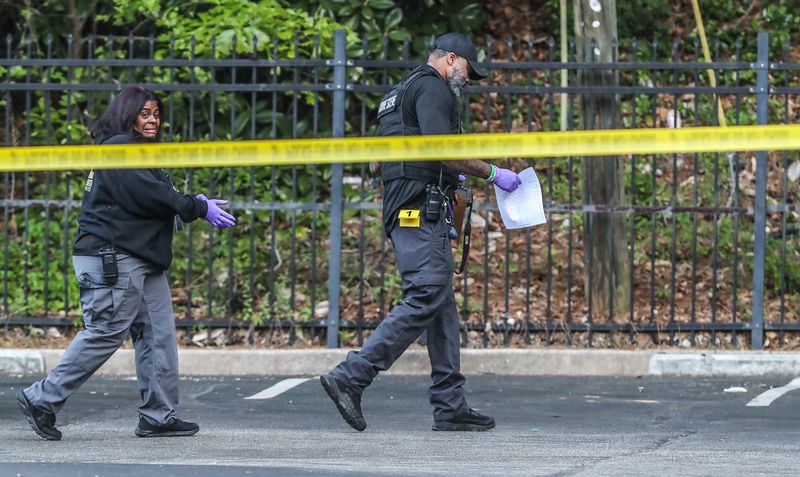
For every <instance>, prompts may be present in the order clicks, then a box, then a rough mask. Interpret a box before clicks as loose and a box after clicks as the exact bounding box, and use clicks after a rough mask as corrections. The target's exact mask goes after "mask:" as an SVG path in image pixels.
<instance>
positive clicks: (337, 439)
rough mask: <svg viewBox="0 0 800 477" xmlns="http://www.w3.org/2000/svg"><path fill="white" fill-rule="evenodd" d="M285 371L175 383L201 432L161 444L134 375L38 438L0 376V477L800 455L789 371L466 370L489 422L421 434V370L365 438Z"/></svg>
mask: <svg viewBox="0 0 800 477" xmlns="http://www.w3.org/2000/svg"><path fill="white" fill-rule="evenodd" d="M288 378H291V379H294V380H292V381H287V379H288ZM297 378H300V377H297V376H295V377H292V376H287V377H282V378H281V377H279V378H255V377H254V378H244V377H242V378H232V377H228V378H212V377H209V378H191V379H185V380H183V381H182V382H181V395H182V403H181V409H180V417H182V418H184V419H188V420H193V421H196V422H198V423H199V424H200V426H201V430H200V433H199V434H197V435H196V436H193V437H186V438H160V439H140V438H137V437H135V436H134V434H133V430H134V428H135V427H136V420H137V417H136V407H137V405H138V394H137V390H136V383H135V381H133V380H132V379H130V378H127V379H125V378H119V379H110V378H92V379H90V380H89V381H88V382H87V383H86V384H85V385H84V386H83V387H82V388H81V389H80V390H79V392H78V393H77V394H76V395H74V396H73V398H72V399H71V400H70V401H69V402H68V403H67V405H66V406H65V408H64V409H63V410H62V412H61V413H60V414H59V415H58V427H59V429H61V431H62V432H63V434H64V438H63V440H62V441H59V442H49V441H45V440H43V439H41V438H39V437H38V436H37V435H36V434H34V432H33V431H32V430H31V429H30V427H29V426H28V424H27V422H26V421H25V419H24V417H23V416H22V414H21V413H20V412H19V410H18V408H17V404H16V402H15V398H14V395H15V393H16V391H17V390H18V389H20V387H25V386H27V385H28V384H29V383H30V382H32V380H33V379H34V378H31V377H19V378H14V377H0V441H1V442H2V443H3V444H2V446H0V476H20V477H27V476H45V475H47V476H51V475H58V476H59V477H69V476H114V475H125V476H126V477H136V476H145V475H146V476H151V475H156V476H159V477H167V476H212V475H213V476H222V475H224V476H244V475H265V476H284V475H286V476H289V475H324V476H344V475H348V476H367V475H378V476H401V475H402V476H416V475H419V476H422V475H496V476H501V475H502V476H506V475H526V476H527V475H557V476H596V475H609V476H610V475H615V476H616V475H670V476H674V475H683V476H686V475H698V476H699V475H744V474H749V475H797V464H798V463H799V462H800V412H799V411H800V390H797V391H794V390H793V388H791V387H788V388H781V387H782V386H786V385H787V384H788V383H790V381H792V379H793V378H794V376H774V377H767V378H765V377H757V378H756V377H754V378H688V377H680V378H664V377H660V378H659V377H642V378H630V377H624V378H623V377H511V376H491V375H482V376H472V377H468V380H467V392H468V399H469V402H470V405H471V406H472V407H475V408H477V409H479V410H480V411H481V412H483V413H487V414H490V415H493V416H494V417H495V418H496V420H497V428H496V429H494V430H492V431H489V432H483V433H437V432H433V431H431V430H430V427H431V423H432V417H431V413H430V406H429V404H428V401H427V378H425V377H423V376H385V377H381V378H379V379H378V380H377V381H376V382H375V383H374V384H373V385H372V386H371V387H370V388H369V389H368V390H367V391H366V393H365V394H364V400H363V409H364V414H365V417H366V419H367V423H368V428H367V430H366V431H365V432H363V433H359V432H356V431H354V430H352V429H351V428H350V427H348V426H347V425H346V424H345V423H344V421H343V420H342V419H341V418H340V417H339V415H338V413H337V412H336V410H335V408H334V406H333V404H332V403H331V402H330V401H329V400H328V398H327V396H326V395H325V394H324V392H323V391H322V388H321V387H320V385H319V382H318V380H317V379H316V378H311V379H309V380H307V381H303V380H302V379H297ZM771 389H772V391H770V390H771ZM765 392H766V393H767V394H766V395H765V394H764V393H765ZM759 396H760V397H759ZM248 397H258V399H245V398H248ZM754 400H755V401H754ZM754 402H755V403H758V404H761V405H760V406H752V405H751V406H748V405H747V404H748V403H754ZM765 402H766V403H767V404H768V405H764V403H765Z"/></svg>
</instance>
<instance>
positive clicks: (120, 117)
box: [92, 85, 164, 142]
mask: <svg viewBox="0 0 800 477" xmlns="http://www.w3.org/2000/svg"><path fill="white" fill-rule="evenodd" d="M148 101H155V102H156V103H157V104H158V110H159V111H160V112H163V111H164V107H163V105H162V104H161V100H160V99H158V97H157V96H156V95H155V93H153V92H152V91H150V90H149V89H146V88H142V87H141V86H136V85H133V86H126V87H125V88H123V89H122V91H120V92H119V94H118V95H117V96H116V97H115V98H114V99H113V100H111V104H109V105H108V109H106V112H105V113H103V115H102V116H100V119H98V120H97V123H95V125H94V128H92V137H93V138H94V139H95V140H96V141H98V142H102V141H103V140H105V139H108V138H109V137H111V136H113V135H115V134H127V135H128V136H131V137H133V138H134V139H137V140H142V138H141V134H140V133H139V132H138V131H136V130H135V129H134V128H133V127H134V125H135V124H136V117H137V116H138V115H139V111H141V110H142V107H144V104H145V103H146V102H148ZM160 136H161V127H159V128H158V134H157V135H156V139H155V140H156V141H158V140H159V138H160Z"/></svg>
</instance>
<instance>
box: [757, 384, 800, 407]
mask: <svg viewBox="0 0 800 477" xmlns="http://www.w3.org/2000/svg"><path fill="white" fill-rule="evenodd" d="M795 389H800V378H794V379H793V380H792V381H791V382H790V383H789V384H787V385H786V386H781V387H779V388H772V389H770V390H768V391H764V392H763V393H761V394H759V395H758V396H756V397H755V398H753V400H752V401H750V402H749V403H747V405H748V406H758V407H763V406H769V405H770V404H772V401H774V400H776V399H778V398H779V397H781V396H783V395H784V394H786V393H788V392H789V391H794V390H795Z"/></svg>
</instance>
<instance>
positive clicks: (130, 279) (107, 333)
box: [24, 253, 178, 425]
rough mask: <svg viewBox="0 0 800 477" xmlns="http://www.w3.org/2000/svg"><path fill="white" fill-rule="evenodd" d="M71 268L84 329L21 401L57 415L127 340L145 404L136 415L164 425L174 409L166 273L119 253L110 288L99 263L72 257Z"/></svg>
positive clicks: (174, 360) (173, 345)
mask: <svg viewBox="0 0 800 477" xmlns="http://www.w3.org/2000/svg"><path fill="white" fill-rule="evenodd" d="M72 264H73V267H74V268H75V275H76V276H77V277H78V284H79V286H80V294H81V305H82V307H83V321H84V323H85V329H84V330H83V331H81V332H79V333H78V334H77V335H76V336H75V339H74V340H73V341H72V343H70V345H69V347H68V348H67V350H66V351H65V352H64V355H63V357H62V358H61V362H60V363H58V365H57V366H56V367H55V368H54V369H53V370H52V371H50V373H49V374H48V375H47V378H45V379H44V380H42V381H38V382H36V383H34V384H33V385H31V387H29V388H27V389H26V390H25V391H24V392H25V395H26V396H27V397H28V399H30V401H31V403H32V404H33V405H34V406H35V407H37V408H39V409H42V410H44V411H47V412H50V413H56V412H58V411H59V410H60V409H61V407H62V406H63V405H64V403H65V402H66V400H67V398H69V397H70V396H71V395H72V393H74V392H75V391H77V390H78V388H79V387H80V386H81V385H82V384H83V383H84V382H85V381H86V380H87V379H89V377H90V376H91V375H92V374H94V372H95V371H97V369H98V368H100V366H102V364H103V363H105V362H106V360H107V359H108V358H110V357H111V355H112V354H114V352H115V351H116V350H117V349H119V347H120V346H122V344H123V343H124V342H125V340H126V339H127V338H128V334H130V336H131V338H132V340H133V344H134V348H135V352H136V377H137V381H138V384H139V391H140V393H141V396H142V401H144V403H143V404H142V405H141V406H140V407H139V415H141V416H143V417H144V418H145V419H147V420H148V421H150V422H151V423H152V424H155V425H159V424H165V423H167V421H169V419H170V417H171V416H172V415H173V414H174V412H175V407H176V406H177V405H178V348H177V341H176V337H175V318H174V316H173V314H172V297H171V295H170V291H169V283H168V282H167V274H166V272H164V271H163V270H159V269H157V268H155V267H153V266H152V265H150V264H148V263H147V262H145V261H143V260H140V259H138V258H136V257H132V256H130V255H125V254H119V253H118V254H117V267H118V270H119V280H118V281H117V283H116V284H115V285H113V286H109V285H106V284H105V283H104V282H103V268H102V263H101V259H100V257H93V256H75V257H73V258H72Z"/></svg>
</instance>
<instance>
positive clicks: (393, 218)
mask: <svg viewBox="0 0 800 477" xmlns="http://www.w3.org/2000/svg"><path fill="white" fill-rule="evenodd" d="M485 77H486V74H485V73H484V72H483V71H482V70H481V69H479V68H478V65H477V53H476V50H475V46H474V45H473V43H472V41H471V40H470V39H469V38H467V37H466V36H464V35H462V34H460V33H447V34H445V35H442V36H440V37H439V38H437V39H436V42H435V43H434V47H433V49H432V50H431V52H430V54H429V56H428V61H427V63H426V64H424V65H420V66H419V67H417V68H415V69H414V70H412V71H411V73H409V74H408V76H406V77H405V79H404V80H403V81H402V82H401V83H400V84H399V85H397V86H395V87H394V88H392V89H391V90H390V91H389V92H388V93H387V94H386V96H384V99H383V101H382V102H381V105H380V108H379V110H378V119H379V121H380V126H379V128H378V135H381V136H398V135H407V136H412V135H435V134H459V133H460V132H461V121H460V117H459V112H458V96H460V94H461V91H462V89H463V88H464V87H465V86H466V85H467V83H468V82H469V80H480V79H483V78H485ZM374 169H375V168H374ZM374 169H373V170H374ZM381 169H382V170H381V177H382V180H383V185H384V203H383V221H384V229H385V232H386V234H387V235H388V236H389V237H390V239H391V241H392V244H393V245H394V250H395V256H396V259H397V268H398V270H399V272H400V275H401V277H402V280H403V301H402V302H401V303H399V304H398V305H397V306H395V307H394V308H393V309H392V310H391V312H390V313H389V315H388V316H387V317H386V319H385V320H384V321H383V322H382V323H381V324H380V325H379V326H378V327H377V328H376V330H375V332H374V333H373V334H372V335H371V336H370V337H369V339H367V341H366V342H365V343H364V346H363V347H362V349H361V350H360V351H358V352H351V353H349V354H348V356H347V359H346V360H345V361H343V362H341V363H340V364H339V365H338V366H336V367H335V368H334V369H333V370H332V371H331V372H330V373H329V374H326V375H324V376H321V377H320V381H321V382H322V386H323V388H324V389H325V391H326V392H327V393H328V396H330V398H331V399H332V400H333V402H334V403H335V404H336V407H337V409H338V410H339V413H340V414H341V415H342V417H343V418H344V419H345V421H347V423H348V424H350V426H352V427H353V428H355V429H357V430H359V431H363V430H364V429H366V427H367V423H366V421H365V420H364V417H363V415H362V413H361V395H362V392H363V391H364V389H365V388H366V387H367V386H369V384H370V383H371V382H372V380H373V379H374V378H375V376H377V374H378V373H379V372H380V371H384V370H386V369H388V368H389V367H390V366H391V365H392V364H393V363H394V362H395V361H396V360H397V359H398V358H399V357H400V355H401V354H402V353H403V352H404V351H405V350H406V349H407V348H408V347H409V346H410V345H411V343H413V342H414V341H415V340H416V339H417V338H418V337H419V336H420V335H421V334H422V332H423V331H425V330H427V348H428V356H429V358H430V362H431V380H432V384H431V387H430V402H431V405H433V408H434V411H433V418H434V422H433V430H435V431H484V430H489V429H492V428H493V427H494V425H495V423H494V419H493V418H491V417H489V416H484V415H481V414H479V413H478V412H476V411H475V410H473V409H471V408H469V406H467V402H466V398H465V396H464V381H465V379H464V376H463V375H462V374H461V372H460V348H459V318H458V311H457V310H456V302H455V296H454V294H453V284H452V281H453V270H454V268H453V253H452V250H451V248H450V240H451V235H450V223H451V222H452V217H451V214H452V212H451V210H452V209H451V208H450V207H449V201H451V200H452V198H453V194H454V191H455V188H456V186H457V185H458V180H459V179H458V175H459V173H465V174H470V175H473V176H477V177H482V178H485V179H486V180H487V181H489V182H491V183H494V184H495V185H497V186H498V187H500V188H501V189H503V190H506V191H509V192H511V191H513V190H515V189H516V188H517V187H518V186H519V184H520V178H519V176H518V175H517V174H516V173H514V172H512V171H510V170H508V169H502V168H499V167H496V166H494V165H492V164H489V163H486V162H484V161H481V160H477V159H473V160H459V161H447V162H446V163H445V162H441V161H405V162H397V163H387V164H385V165H384V166H383V167H382V168H381Z"/></svg>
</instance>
